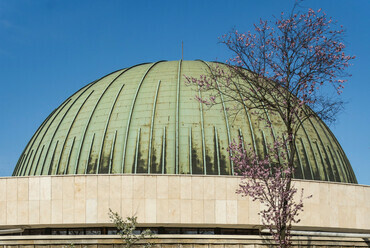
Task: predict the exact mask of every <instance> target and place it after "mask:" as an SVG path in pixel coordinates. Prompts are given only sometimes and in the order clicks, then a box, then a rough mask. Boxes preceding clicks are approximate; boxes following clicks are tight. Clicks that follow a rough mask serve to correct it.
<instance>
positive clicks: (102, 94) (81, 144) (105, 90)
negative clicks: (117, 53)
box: [75, 66, 135, 174]
mask: <svg viewBox="0 0 370 248" xmlns="http://www.w3.org/2000/svg"><path fill="white" fill-rule="evenodd" d="M133 67H135V66H132V67H130V68H128V69H126V70H124V71H122V72H121V73H119V75H118V76H117V77H115V78H114V79H113V80H112V81H111V82H110V83H109V84H108V85H107V87H105V89H104V91H103V92H102V93H101V95H100V97H99V99H98V100H97V102H96V103H95V106H94V108H93V110H92V111H91V114H90V117H89V120H88V121H87V123H86V126H85V129H84V131H83V135H82V139H81V142H80V148H79V150H78V154H77V159H76V167H75V170H76V171H77V169H78V164H79V160H80V158H81V151H82V148H83V145H84V140H85V136H86V132H87V129H88V127H89V124H90V121H91V118H92V116H93V115H94V112H95V110H96V108H97V106H98V104H99V102H100V100H101V99H102V98H103V96H104V94H105V92H107V90H108V88H109V87H110V86H111V85H112V84H113V83H114V82H115V81H116V79H117V78H118V77H120V76H121V75H122V74H123V73H125V72H127V71H128V70H130V69H132V68H133ZM94 135H95V133H94ZM89 159H90V155H89V157H88V158H87V162H88V161H89ZM85 171H87V168H85ZM85 174H86V173H85Z"/></svg>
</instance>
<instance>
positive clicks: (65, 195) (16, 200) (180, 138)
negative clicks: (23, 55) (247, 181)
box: [0, 60, 370, 248]
mask: <svg viewBox="0 0 370 248" xmlns="http://www.w3.org/2000/svg"><path fill="white" fill-rule="evenodd" d="M212 66H214V63H210V62H204V61H182V60H180V61H159V62H156V63H147V64H140V65H135V66H132V67H130V68H125V69H122V70H118V71H115V72H113V73H110V74H108V75H106V76H104V77H102V78H100V79H98V80H96V81H94V82H92V83H90V84H88V85H86V86H85V87H83V88H82V89H80V90H79V91H77V92H76V93H75V94H73V95H72V96H70V97H68V98H67V99H66V100H65V101H64V102H63V103H62V104H61V105H60V106H59V107H57V108H56V109H55V110H54V111H53V112H52V113H51V114H50V115H49V116H48V117H47V118H46V119H45V121H44V122H43V123H42V124H41V126H40V127H39V128H38V129H37V130H36V132H35V134H34V135H33V136H32V138H31V139H30V141H29V142H28V144H27V146H26V148H25V149H24V151H23V153H22V154H21V155H20V158H19V161H18V163H17V164H16V166H15V169H14V172H13V176H12V177H8V178H0V190H1V193H0V246H5V245H15V246H17V247H42V246H45V247H64V246H66V245H69V244H74V245H76V246H81V247H85V246H86V247H113V246H117V247H118V246H119V245H120V243H121V240H120V239H119V237H118V236H117V235H115V228H114V225H113V223H112V222H111V220H110V219H109V216H108V212H109V209H112V210H113V211H115V212H118V213H119V214H120V215H121V216H123V217H126V216H133V215H136V216H137V217H138V222H139V228H138V230H139V231H140V230H141V228H150V229H151V230H152V231H153V232H154V233H155V238H153V240H152V242H153V243H155V244H156V245H157V246H160V247H180V246H188V247H194V248H198V247H205V246H207V247H208V246H211V245H212V246H219V247H226V246H227V247H229V246H230V247H231V246H232V247H235V248H239V247H240V248H241V247H242V246H246V247H254V246H255V247H257V246H258V247H265V246H266V247H267V246H269V245H270V243H271V237H269V236H268V235H267V234H266V233H264V230H262V229H263V228H262V223H261V220H260V217H259V215H258V212H259V211H260V209H261V208H262V206H260V204H259V203H257V202H253V201H252V200H251V199H249V198H247V197H241V196H240V195H237V194H236V193H235V191H236V189H237V188H238V184H239V183H240V180H241V178H240V177H237V176H233V175H234V171H233V166H232V163H231V161H230V158H229V153H228V150H227V148H228V146H229V145H230V143H231V142H232V141H233V140H234V139H238V137H242V140H243V142H244V144H245V145H250V146H252V147H253V148H254V149H255V151H257V153H258V154H261V155H264V154H265V153H266V151H267V146H268V144H271V143H272V142H273V141H274V139H275V135H276V136H278V135H281V134H282V128H283V127H282V124H281V120H279V119H278V117H277V116H276V115H274V114H271V113H268V111H266V117H267V118H268V119H269V120H270V121H271V123H272V126H273V128H272V130H270V129H269V128H266V124H265V123H263V121H262V120H260V119H258V118H256V116H254V115H252V114H251V113H249V110H248V109H247V108H245V109H243V111H241V112H240V113H239V114H238V115H232V114H231V113H229V111H228V109H229V106H228V104H229V103H228V102H222V103H221V104H219V105H216V106H214V107H212V108H208V107H206V106H205V105H202V104H200V103H199V102H197V101H195V100H194V96H195V95H197V96H202V94H205V93H204V92H199V91H198V90H197V89H196V88H194V87H189V86H186V85H185V78H184V75H186V76H192V77H199V76H200V75H203V74H206V73H208V72H209V71H210V68H211V67H212ZM221 66H222V65H221ZM221 99H223V98H222V96H221ZM296 148H297V156H296V157H297V161H296V168H295V174H294V178H295V180H294V183H295V185H296V187H297V188H304V189H305V192H306V194H312V195H313V197H312V198H310V199H308V200H306V201H305V207H304V212H303V213H302V214H301V215H300V217H301V222H300V223H298V224H297V225H295V226H294V227H293V230H294V232H293V234H294V235H295V236H294V237H293V244H294V245H296V246H302V247H303V246H317V247H320V246H331V245H332V246H335V247H347V246H348V247H354V246H358V247H360V246H363V247H368V245H369V244H370V243H369V242H370V241H369V240H370V217H369V216H370V214H369V213H370V187H369V186H364V185H358V184H357V180H356V176H355V174H354V172H353V170H352V167H351V164H350V162H349V161H348V159H347V157H346V155H345V153H344V151H343V150H342V148H341V146H340V144H339V143H338V141H337V139H336V138H335V137H334V135H333V133H332V132H331V131H330V129H329V128H328V127H327V126H326V125H325V124H324V123H323V122H322V121H321V120H320V119H318V118H310V119H309V120H307V121H305V122H304V125H303V126H302V127H301V129H300V130H299V132H298V135H297V142H296ZM142 242H145V241H142Z"/></svg>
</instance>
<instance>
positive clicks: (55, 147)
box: [41, 140, 59, 175]
mask: <svg viewBox="0 0 370 248" xmlns="http://www.w3.org/2000/svg"><path fill="white" fill-rule="evenodd" d="M58 143H59V140H57V142H56V143H55V146H54V151H53V155H52V156H51V160H50V165H49V169H48V172H46V174H49V173H51V169H52V168H51V164H52V163H53V160H54V157H55V152H56V150H57V148H58ZM50 145H51V144H50ZM44 165H45V164H43V165H42V168H41V175H42V174H43V171H44V169H45V167H44Z"/></svg>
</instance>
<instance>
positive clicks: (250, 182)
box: [186, 5, 355, 247]
mask: <svg viewBox="0 0 370 248" xmlns="http://www.w3.org/2000/svg"><path fill="white" fill-rule="evenodd" d="M296 7H297V6H296V5H295V7H294V8H293V10H292V11H291V13H289V14H288V15H286V14H284V13H281V15H280V16H279V17H274V18H273V20H266V21H265V20H260V22H259V23H258V24H256V25H254V31H252V32H247V33H240V32H238V31H237V30H233V31H232V32H230V33H228V34H226V35H223V36H222V37H221V39H220V42H221V43H223V44H225V45H226V47H227V48H228V49H229V50H230V51H231V52H232V53H233V55H234V56H233V57H232V58H231V59H229V60H228V61H227V63H226V64H224V65H221V64H219V65H217V66H214V67H212V68H211V72H210V73H209V74H207V75H203V76H201V77H200V78H192V77H186V78H187V82H188V83H189V84H195V85H197V87H199V88H200V90H203V91H208V92H209V95H208V97H206V98H199V99H198V100H199V101H201V102H203V103H205V104H208V105H214V104H218V103H220V102H221V100H223V101H229V102H231V103H230V104H232V105H233V106H234V110H236V111H241V110H244V109H248V110H249V111H252V113H253V114H255V115H257V116H258V118H260V119H263V120H265V121H266V123H267V125H268V126H269V127H270V128H271V122H270V119H269V118H266V111H268V112H269V113H271V114H273V115H276V116H277V117H279V119H281V120H282V123H283V127H284V128H283V129H284V130H283V133H282V136H281V137H276V139H275V143H274V144H271V148H270V149H269V154H268V155H266V157H262V158H261V157H259V156H257V154H256V151H254V150H253V148H251V149H249V150H248V149H244V148H243V147H242V146H241V144H239V145H237V144H233V145H232V146H231V147H230V151H231V154H233V155H232V160H233V161H234V165H235V166H236V167H235V171H239V173H240V174H242V175H244V182H243V183H242V184H241V185H240V189H239V191H238V193H240V194H242V195H249V196H251V197H252V198H253V199H254V200H259V201H260V202H261V203H263V204H265V205H266V209H265V210H264V211H262V212H261V213H260V214H261V216H262V220H263V224H264V225H265V226H267V227H269V228H270V231H271V233H272V235H273V236H274V238H275V240H276V242H277V243H278V244H279V246H280V247H288V246H289V245H290V233H289V231H290V229H291V224H292V223H296V222H298V221H299V220H298V219H297V218H296V217H297V216H298V214H299V212H300V211H302V209H303V202H302V196H301V198H300V201H298V202H294V200H293V196H294V194H295V193H296V192H297V189H296V188H295V187H294V185H293V184H292V177H293V171H294V160H295V156H296V146H295V139H296V134H297V132H298V130H299V129H300V127H301V126H302V123H303V122H304V121H305V120H307V119H309V118H318V117H319V118H321V119H322V120H324V121H327V122H331V121H334V120H335V114H336V113H337V112H338V110H339V109H340V108H341V107H342V101H340V99H339V98H338V96H339V95H340V94H341V92H342V89H343V88H344V84H345V82H346V80H344V79H343V78H345V77H347V76H350V75H349V74H348V73H347V72H346V71H345V69H346V68H347V67H348V66H349V65H350V64H349V62H350V61H351V60H352V59H354V58H355V57H354V56H348V55H346V54H345V52H344V49H345V45H344V44H343V41H342V38H343V35H344V30H343V28H342V26H339V27H338V25H337V24H336V23H335V22H334V21H333V20H332V19H331V18H328V17H327V16H326V14H325V13H324V12H323V11H321V9H319V10H317V11H314V10H312V9H309V10H308V11H307V12H305V13H302V12H299V11H297V8H296ZM332 93H334V94H332ZM330 94H332V95H330ZM221 98H222V99H221ZM274 230H275V231H274Z"/></svg>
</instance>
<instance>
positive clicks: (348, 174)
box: [336, 150, 352, 183]
mask: <svg viewBox="0 0 370 248" xmlns="http://www.w3.org/2000/svg"><path fill="white" fill-rule="evenodd" d="M336 153H337V156H338V157H339V158H340V159H339V163H340V164H341V166H342V168H343V169H344V172H345V175H346V178H347V182H348V183H350V182H351V181H352V180H351V177H350V173H349V171H348V169H347V168H346V167H345V166H344V164H343V161H344V160H343V158H342V156H341V155H340V152H339V151H338V150H336Z"/></svg>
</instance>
